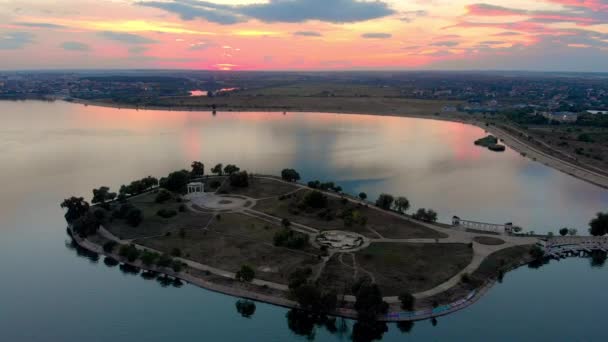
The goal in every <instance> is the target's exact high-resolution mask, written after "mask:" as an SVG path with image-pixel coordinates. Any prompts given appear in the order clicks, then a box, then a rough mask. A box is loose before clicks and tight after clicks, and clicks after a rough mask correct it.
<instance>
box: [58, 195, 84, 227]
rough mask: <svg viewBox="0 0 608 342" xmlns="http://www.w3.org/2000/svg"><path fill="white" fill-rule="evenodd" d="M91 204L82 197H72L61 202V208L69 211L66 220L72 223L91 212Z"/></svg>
mask: <svg viewBox="0 0 608 342" xmlns="http://www.w3.org/2000/svg"><path fill="white" fill-rule="evenodd" d="M89 207H90V206H89V203H87V201H85V200H84V198H82V197H74V196H72V197H70V198H67V199H64V200H63V202H61V208H63V209H67V212H66V213H65V220H66V221H68V223H72V222H74V221H75V220H77V219H78V218H80V217H82V216H83V215H84V214H86V213H87V212H88V211H89Z"/></svg>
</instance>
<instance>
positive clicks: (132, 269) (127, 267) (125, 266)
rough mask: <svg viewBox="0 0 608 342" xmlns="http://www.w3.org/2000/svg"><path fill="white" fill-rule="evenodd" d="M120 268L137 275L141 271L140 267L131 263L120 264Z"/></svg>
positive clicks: (124, 271) (126, 272)
mask: <svg viewBox="0 0 608 342" xmlns="http://www.w3.org/2000/svg"><path fill="white" fill-rule="evenodd" d="M118 268H120V270H121V271H122V273H124V274H132V275H136V274H138V273H139V267H135V266H131V265H129V264H121V265H120V266H118Z"/></svg>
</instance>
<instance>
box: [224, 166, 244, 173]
mask: <svg viewBox="0 0 608 342" xmlns="http://www.w3.org/2000/svg"><path fill="white" fill-rule="evenodd" d="M239 171H241V169H240V168H239V167H238V166H236V165H232V164H228V165H226V167H224V173H226V174H228V175H231V174H233V173H235V172H239Z"/></svg>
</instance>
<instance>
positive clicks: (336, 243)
mask: <svg viewBox="0 0 608 342" xmlns="http://www.w3.org/2000/svg"><path fill="white" fill-rule="evenodd" d="M315 241H316V243H317V244H319V245H320V246H325V247H327V248H331V249H337V250H340V251H347V250H353V249H357V248H359V247H361V246H363V245H364V244H365V243H366V242H367V241H366V239H365V237H363V236H362V235H359V234H357V233H353V232H344V231H340V230H330V231H324V232H321V233H320V234H319V235H317V237H316V239H315Z"/></svg>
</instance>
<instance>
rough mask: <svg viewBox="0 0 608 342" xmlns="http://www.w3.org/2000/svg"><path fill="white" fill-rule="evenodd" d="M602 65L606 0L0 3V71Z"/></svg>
mask: <svg viewBox="0 0 608 342" xmlns="http://www.w3.org/2000/svg"><path fill="white" fill-rule="evenodd" d="M130 68H138V69H148V68H149V69H205V70H302V71H306V70H418V69H424V70H445V69H449V70H530V71H587V72H608V0H541V1H530V0H514V1H508V2H507V1H491V0H487V1H483V2H482V1H466V0H454V1H448V0H435V1H421V0H414V1H398V0H382V1H361V0H209V1H199V0H0V70H22V69H130Z"/></svg>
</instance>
